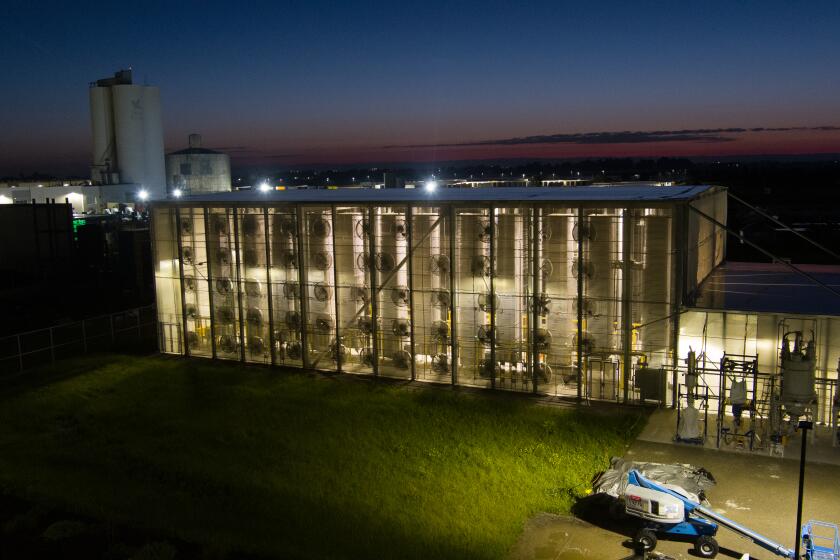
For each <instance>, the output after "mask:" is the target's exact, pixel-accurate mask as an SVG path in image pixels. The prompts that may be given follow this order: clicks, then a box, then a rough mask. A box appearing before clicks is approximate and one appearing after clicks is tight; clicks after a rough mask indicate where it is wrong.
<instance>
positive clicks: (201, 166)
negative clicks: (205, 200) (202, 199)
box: [166, 134, 232, 195]
mask: <svg viewBox="0 0 840 560" xmlns="http://www.w3.org/2000/svg"><path fill="white" fill-rule="evenodd" d="M166 186H167V190H168V191H169V192H170V193H172V192H174V191H175V190H176V189H177V190H179V191H180V192H181V193H183V194H185V195H186V194H203V193H213V192H230V191H231V190H232V189H231V180H230V158H229V157H228V155H227V154H223V153H221V152H217V151H215V150H209V149H207V148H202V147H201V135H199V134H190V136H189V147H188V148H186V149H184V150H179V151H177V152H172V153H171V154H168V155H167V156H166Z"/></svg>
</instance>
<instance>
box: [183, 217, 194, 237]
mask: <svg viewBox="0 0 840 560" xmlns="http://www.w3.org/2000/svg"><path fill="white" fill-rule="evenodd" d="M192 230H193V223H192V219H190V218H181V233H186V234H187V235H189V234H191V233H192Z"/></svg>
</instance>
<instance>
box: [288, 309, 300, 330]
mask: <svg viewBox="0 0 840 560" xmlns="http://www.w3.org/2000/svg"><path fill="white" fill-rule="evenodd" d="M300 324H301V320H300V313H298V312H297V311H286V326H287V327H289V329H290V330H293V331H299V330H300Z"/></svg>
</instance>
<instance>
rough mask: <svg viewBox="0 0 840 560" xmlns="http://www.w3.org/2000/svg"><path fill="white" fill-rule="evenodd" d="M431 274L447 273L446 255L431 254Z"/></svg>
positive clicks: (447, 262) (447, 260)
mask: <svg viewBox="0 0 840 560" xmlns="http://www.w3.org/2000/svg"><path fill="white" fill-rule="evenodd" d="M429 265H430V267H431V270H432V274H440V275H441V276H442V275H444V274H448V273H449V257H448V256H446V255H432V256H431V258H430V259H429Z"/></svg>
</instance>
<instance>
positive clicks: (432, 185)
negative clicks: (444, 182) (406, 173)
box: [426, 180, 438, 192]
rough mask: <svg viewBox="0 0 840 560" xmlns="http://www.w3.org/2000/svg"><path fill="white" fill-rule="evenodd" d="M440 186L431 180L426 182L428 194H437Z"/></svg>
mask: <svg viewBox="0 0 840 560" xmlns="http://www.w3.org/2000/svg"><path fill="white" fill-rule="evenodd" d="M437 187H438V184H437V181H434V180H429V181H426V191H427V192H435V190H437Z"/></svg>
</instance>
